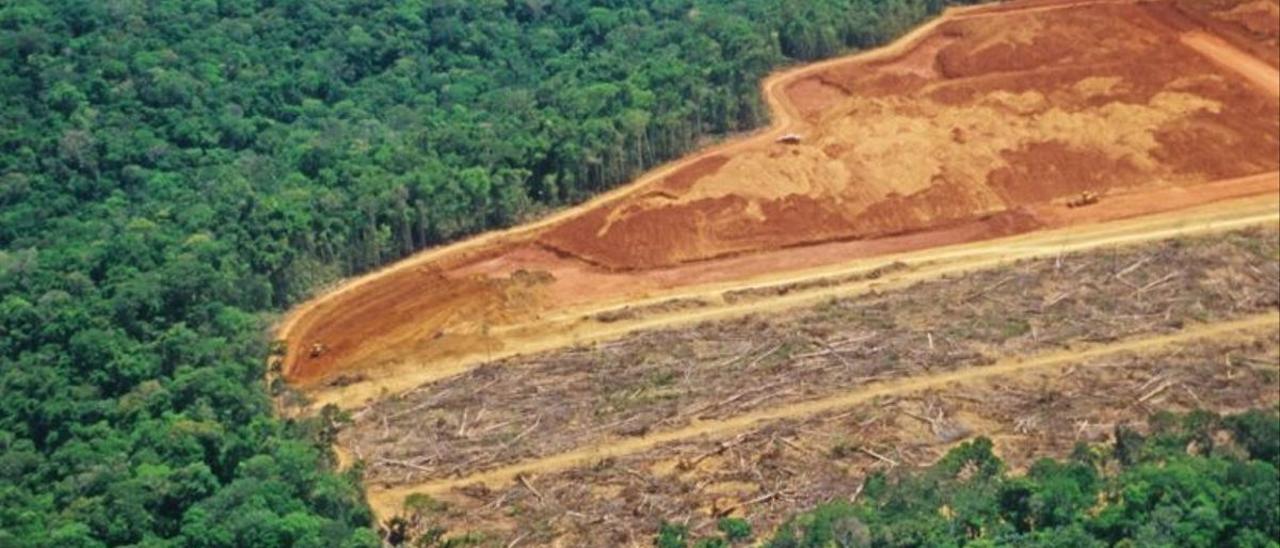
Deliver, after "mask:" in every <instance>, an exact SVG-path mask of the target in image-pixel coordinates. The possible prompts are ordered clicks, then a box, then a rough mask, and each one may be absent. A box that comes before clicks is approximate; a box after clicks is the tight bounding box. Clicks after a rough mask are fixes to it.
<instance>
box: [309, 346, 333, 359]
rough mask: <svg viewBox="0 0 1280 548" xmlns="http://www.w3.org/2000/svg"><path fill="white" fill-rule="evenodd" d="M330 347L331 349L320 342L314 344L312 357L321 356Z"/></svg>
mask: <svg viewBox="0 0 1280 548" xmlns="http://www.w3.org/2000/svg"><path fill="white" fill-rule="evenodd" d="M328 349H329V348H328V347H326V346H325V345H323V344H320V343H315V344H312V345H311V357H312V358H319V357H320V356H321V355H322V354H324V352H325V351H326V350H328Z"/></svg>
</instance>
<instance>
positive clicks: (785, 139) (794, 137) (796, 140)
mask: <svg viewBox="0 0 1280 548" xmlns="http://www.w3.org/2000/svg"><path fill="white" fill-rule="evenodd" d="M774 142H777V143H782V144H784V145H798V144H800V134H799V133H788V134H786V135H783V136H781V137H778V138H777V140H775V141H774Z"/></svg>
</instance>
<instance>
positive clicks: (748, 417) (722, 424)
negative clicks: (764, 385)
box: [369, 312, 1280, 516]
mask: <svg viewBox="0 0 1280 548" xmlns="http://www.w3.org/2000/svg"><path fill="white" fill-rule="evenodd" d="M1277 325H1280V312H1272V313H1267V314H1262V315H1257V316H1252V317H1248V318H1244V319H1240V320H1235V321H1230V322H1222V323H1217V324H1210V325H1203V326H1196V327H1191V328H1187V329H1184V330H1183V331H1180V332H1178V333H1174V334H1170V335H1162V336H1156V337H1145V338H1138V339H1131V340H1125V341H1121V342H1117V343H1113V344H1106V345H1098V346H1091V347H1087V348H1076V349H1071V350H1064V351H1058V352H1051V353H1044V354H1039V355H1035V356H1031V357H1027V358H1011V359H1006V360H1004V361H1000V362H997V363H996V364H994V365H990V366H984V367H974V368H969V369H962V370H959V371H951V372H947V373H939V374H934V375H925V376H919V377H913V378H908V379H903V380H901V381H894V382H885V383H881V384H875V385H872V386H871V387H868V388H864V389H857V390H854V391H851V392H849V393H846V394H843V395H839V396H834V397H829V398H822V399H817V400H811V401H807V402H801V403H798V404H792V405H787V406H785V407H779V408H773V409H764V410H760V411H756V412H751V413H745V414H742V415H738V416H736V417H732V418H729V419H724V420H717V421H704V422H694V423H693V424H691V425H690V426H688V427H685V428H680V429H677V430H671V431H666V432H659V433H656V434H651V435H647V436H643V437H637V438H626V439H619V440H611V441H609V442H606V443H600V444H596V445H593V446H588V447H581V448H578V449H576V450H573V451H569V452H565V453H560V454H557V455H553V456H550V457H546V458H541V459H536V460H530V461H526V462H521V463H517V464H514V465H510V466H503V467H500V468H497V469H493V470H487V471H484V472H479V473H476V474H472V475H469V476H464V477H459V478H450V479H446V480H437V481H430V482H425V483H421V484H417V485H410V486H404V487H396V488H392V489H378V488H371V489H370V490H369V502H370V504H371V506H372V507H373V508H374V509H375V511H377V512H378V513H379V514H381V515H384V516H386V515H391V513H394V511H395V509H397V508H399V504H400V503H401V501H403V500H404V498H405V497H406V496H408V495H410V494H413V493H427V494H439V493H442V492H445V491H448V490H450V489H453V488H455V487H461V486H464V485H468V484H472V483H486V484H490V485H493V484H500V483H508V482H511V481H515V480H516V479H517V477H518V476H522V475H524V476H527V475H531V474H540V473H547V472H554V471H558V470H564V469H567V468H571V467H574V466H579V465H583V464H588V463H591V462H595V461H599V460H601V459H605V458H609V457H619V456H623V455H628V454H633V453H637V452H640V451H644V450H647V449H652V448H654V447H657V446H659V445H662V444H665V443H671V442H676V441H681V440H688V439H690V438H695V437H702V436H711V437H715V438H723V437H726V436H728V435H731V434H736V433H738V432H741V431H743V430H747V429H750V428H753V427H757V426H760V425H762V424H764V423H767V422H771V421H776V420H781V419H795V418H803V417H809V416H813V415H817V414H821V413H826V412H830V411H836V410H840V409H843V408H847V407H851V406H854V405H858V404H861V403H865V402H867V401H870V400H872V399H874V398H878V397H883V396H889V395H901V394H906V393H911V392H918V391H922V390H929V389H939V388H945V387H948V386H952V385H955V384H958V383H965V382H972V381H978V380H984V379H990V378H993V377H1008V376H1011V375H1017V374H1020V373H1025V372H1029V371H1036V370H1044V369H1052V368H1056V367H1060V366H1063V365H1067V364H1079V365H1083V366H1090V367H1105V366H1107V365H1108V364H1106V363H1093V364H1085V363H1084V362H1086V361H1088V360H1092V359H1094V358H1099V357H1104V356H1108V355H1111V354H1116V353H1121V352H1148V351H1151V350H1155V349H1160V348H1164V347H1167V346H1171V345H1177V344H1183V343H1188V342H1192V341H1196V340H1199V339H1204V338H1210V337H1212V338H1215V339H1222V338H1225V337H1231V336H1241V335H1250V334H1252V333H1253V332H1257V331H1262V330H1264V329H1275V328H1276V326H1277Z"/></svg>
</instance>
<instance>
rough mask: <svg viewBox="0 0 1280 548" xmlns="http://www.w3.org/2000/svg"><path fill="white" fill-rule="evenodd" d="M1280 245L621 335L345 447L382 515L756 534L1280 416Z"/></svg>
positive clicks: (374, 424)
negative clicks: (1212, 426)
mask: <svg viewBox="0 0 1280 548" xmlns="http://www.w3.org/2000/svg"><path fill="white" fill-rule="evenodd" d="M1277 256H1280V234H1278V233H1277V232H1276V230H1275V228H1274V227H1271V228H1266V229H1252V230H1247V231H1243V232H1232V233H1229V234H1227V235H1225V236H1223V235H1218V236H1213V237H1202V238H1197V239H1180V240H1170V241H1164V242H1160V243H1157V244H1145V245H1136V246H1129V247H1122V248H1114V249H1107V250H1094V251H1089V252H1085V253H1070V254H1063V255H1061V256H1058V257H1052V258H1045V259H1039V260H1033V261H1022V262H1019V263H1016V264H1010V265H1007V266H1004V267H1001V268H995V269H989V270H983V271H979V272H974V273H970V274H966V275H963V276H959V277H954V278H952V279H944V280H936V281H927V282H923V283H918V284H916V285H913V286H910V287H904V288H901V289H896V290H893V291H885V292H881V293H878V294H868V295H861V296H857V297H846V298H839V299H831V300H827V301H825V302H823V303H821V304H819V305H817V306H813V307H810V308H802V309H794V310H791V311H788V312H785V313H781V314H769V315H762V316H753V317H746V318H741V319H730V320H721V321H716V322H706V323H703V324H699V325H697V326H695V327H692V328H688V329H680V330H666V331H652V332H645V333H636V334H633V335H631V336H628V337H625V338H622V339H618V340H615V341H612V342H609V343H605V344H600V345H595V346H589V347H581V348H571V349H563V350H558V351H554V352H547V353H542V354H536V355H532V356H527V357H524V358H519V359H513V360H504V361H502V362H498V363H494V364H491V365H489V366H485V367H482V368H479V369H474V370H471V371H470V372H468V373H466V374H463V375H460V376H457V377H453V378H449V379H445V380H442V381H439V382H436V383H432V384H429V385H426V386H423V387H421V388H420V389H417V390H414V391H411V392H408V393H405V394H403V395H401V396H399V397H395V398H389V399H385V400H383V401H381V402H379V403H376V404H373V405H371V406H368V407H365V408H362V409H359V410H357V411H355V413H354V415H353V416H354V421H355V422H354V424H353V425H352V426H351V427H350V428H347V429H345V430H344V431H343V433H342V434H341V437H340V444H341V445H342V446H343V447H344V448H345V452H346V453H348V455H349V456H351V457H354V458H359V459H361V460H363V461H364V462H365V463H366V465H367V468H366V473H367V477H368V480H369V484H370V497H371V501H372V502H373V503H374V505H375V507H376V508H377V509H378V511H379V513H380V514H381V515H383V516H384V517H385V516H389V515H392V514H394V513H396V512H397V511H399V509H400V504H401V502H402V501H403V500H404V497H406V496H407V495H410V494H413V493H427V494H429V495H430V496H432V497H434V498H435V499H437V500H440V501H445V502H447V503H448V507H447V508H443V509H442V508H440V507H438V506H436V508H437V509H436V510H433V511H430V512H428V513H427V514H428V516H427V518H428V519H429V520H430V521H432V522H433V523H436V524H440V525H445V526H447V527H449V528H450V529H451V530H455V531H461V530H483V531H486V532H487V533H488V534H489V535H490V536H492V537H494V538H495V539H508V540H509V539H515V538H520V537H523V538H524V539H525V542H531V543H533V544H546V543H551V542H560V543H563V544H564V545H577V544H578V543H581V542H586V539H600V538H609V539H611V540H610V542H611V543H612V542H616V543H619V544H627V543H637V544H639V543H643V542H644V541H645V540H646V539H647V538H648V535H650V534H651V533H652V530H653V529H654V528H656V526H657V524H658V523H660V522H661V521H662V520H664V519H665V520H675V521H685V520H688V521H689V522H690V523H691V524H692V525H693V526H694V528H695V529H698V528H707V527H711V526H712V524H713V523H714V519H715V517H716V516H718V515H725V514H735V515H747V516H749V517H751V518H752V519H753V521H755V522H756V523H757V524H758V525H760V526H762V527H764V528H766V529H767V528H768V527H770V526H772V525H773V524H775V522H776V520H778V519H781V518H783V517H785V515H786V514H787V513H789V512H790V511H793V510H796V509H801V508H805V507H807V506H810V505H812V504H814V503H816V502H820V501H822V500H827V499H829V498H830V497H833V496H848V494H849V493H851V492H853V491H854V490H855V489H856V487H857V485H858V482H859V481H860V478H861V477H863V476H864V475H865V474H866V473H867V472H868V471H869V470H870V469H873V468H876V467H884V466H896V465H906V464H923V463H928V462H930V461H931V460H932V459H934V458H936V457H937V456H939V455H940V454H942V453H943V452H945V450H946V448H948V447H949V446H950V445H951V444H953V443H955V442H958V441H959V440H962V439H965V438H967V437H970V436H972V435H976V434H983V435H988V436H992V437H993V438H994V439H995V440H996V441H997V446H998V447H999V448H1000V451H1001V455H1002V456H1003V457H1005V458H1007V459H1008V460H1010V462H1013V463H1015V464H1019V463H1024V462H1026V461H1027V459H1029V458H1031V457H1033V456H1042V455H1045V454H1055V453H1062V452H1065V451H1067V450H1069V449H1070V447H1071V446H1072V445H1073V444H1074V443H1075V442H1076V441H1079V440H1098V439H1103V438H1105V436H1107V435H1108V434H1109V433H1110V432H1111V431H1112V430H1113V428H1114V426H1115V425H1116V424H1117V423H1119V422H1123V421H1127V420H1133V419H1138V418H1141V417H1143V416H1145V415H1146V414H1147V413H1148V412H1150V411H1151V410H1155V409H1186V408H1192V407H1204V408H1208V409H1214V410H1219V411H1225V410H1232V409H1238V408H1243V407H1249V406H1255V405H1268V404H1274V403H1275V402H1276V401H1277V400H1278V399H1280V391H1278V389H1280V385H1278V384H1277V371H1276V368H1277V354H1276V353H1277V348H1278V345H1277V338H1276V335H1275V333H1276V328H1277V325H1280V316H1278V315H1277V312H1276V308H1277V305H1278V304H1280V287H1278V286H1277V284H1276V283H1275V280H1276V279H1278V277H1280V262H1277V260H1276V258H1277ZM778 290H780V291H788V289H787V288H785V287H782V288H779V289H778ZM737 298H740V299H747V300H750V299H765V298H768V295H767V294H763V293H761V294H756V293H745V294H739V295H738V297H737ZM600 535H605V536H604V537H602V536H600ZM587 543H588V544H595V543H593V542H587Z"/></svg>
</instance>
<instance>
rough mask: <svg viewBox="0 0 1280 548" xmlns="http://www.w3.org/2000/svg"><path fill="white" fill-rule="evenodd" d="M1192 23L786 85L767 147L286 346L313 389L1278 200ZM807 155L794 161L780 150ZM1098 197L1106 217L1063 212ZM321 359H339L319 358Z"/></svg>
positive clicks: (930, 56) (658, 177) (449, 261)
mask: <svg viewBox="0 0 1280 548" xmlns="http://www.w3.org/2000/svg"><path fill="white" fill-rule="evenodd" d="M1267 1H1270V0H1267ZM1214 13H1216V12H1214ZM1188 21H1190V22H1188ZM1197 21H1199V19H1195V18H1191V17H1189V16H1186V15H1185V13H1183V12H1182V11H1178V10H1175V9H1174V8H1173V6H1172V5H1168V4H1144V5H1133V4H1128V3H1113V2H1103V3H1069V2H1061V1H1054V0H1035V1H1031V2H1026V1H1024V2H1014V3H1008V4H1001V5H999V6H996V7H988V8H980V9H974V10H968V11H963V12H959V13H957V12H952V14H951V15H949V16H948V17H947V18H946V19H945V20H943V21H942V22H941V23H940V24H938V25H937V26H935V27H932V30H931V31H930V32H926V33H924V34H923V35H921V36H917V37H916V38H917V40H914V41H910V42H907V43H906V44H905V46H903V45H898V46H897V49H892V48H891V49H890V50H889V51H892V52H893V54H892V55H888V56H886V55H880V56H879V57H876V56H871V57H855V58H851V59H848V60H839V61H831V62H825V63H820V64H818V65H815V66H813V67H805V68H800V69H797V70H795V71H793V72H791V73H787V74H784V75H780V76H775V77H772V78H771V79H770V80H769V81H767V82H766V89H765V91H766V96H767V97H768V98H769V99H770V101H771V104H772V105H773V106H774V108H775V115H776V116H777V117H778V121H777V122H776V125H775V126H774V127H773V128H772V129H771V130H770V131H768V132H765V133H762V134H759V135H757V136H755V137H751V138H748V139H745V140H742V141H737V142H731V143H726V144H725V145H721V146H718V147H716V148H715V149H713V150H712V151H708V152H704V153H701V154H699V155H696V156H694V157H692V158H691V159H689V160H686V161H684V162H682V163H677V164H674V165H673V166H669V167H667V168H663V169H660V170H658V171H657V172H656V173H655V174H653V175H647V176H645V177H643V178H641V180H640V181H638V182H637V183H635V186H634V187H632V188H631V189H629V190H627V191H625V192H623V193H619V194H617V195H615V196H612V197H609V198H607V199H603V200H600V201H597V202H593V203H591V204H588V205H587V206H584V207H582V208H579V209H575V210H573V211H572V212H571V213H570V214H567V215H564V216H560V217H557V220H556V221H555V222H551V223H544V224H539V225H537V226H535V227H533V228H529V229H524V230H519V231H515V232H513V233H512V234H511V235H510V236H498V237H493V238H489V239H486V240H483V242H484V243H483V244H474V245H473V244H460V245H457V246H454V247H453V248H447V249H445V250H443V251H437V252H433V253H432V254H431V255H430V257H431V259H430V260H429V261H425V260H423V261H424V262H423V263H422V264H429V265H430V268H429V269H426V270H423V269H422V268H421V267H417V268H399V269H393V270H391V271H388V272H387V273H383V274H379V275H375V276H373V277H370V278H369V279H367V280H364V281H361V282H359V283H355V284H352V285H350V286H349V287H347V288H345V289H343V290H341V291H338V292H336V293H333V294H331V295H329V296H326V297H322V298H321V299H320V300H319V301H316V302H313V303H311V304H309V305H307V306H305V307H304V308H302V309H301V310H300V311H299V312H298V313H296V314H295V315H294V316H293V317H292V318H291V321H290V322H289V324H287V325H286V327H285V328H283V329H282V336H283V337H285V338H286V339H287V340H288V342H289V355H288V358H287V359H286V362H285V374H286V376H287V377H288V378H289V379H290V380H291V381H293V382H295V383H299V384H302V385H304V386H315V385H316V384H317V383H320V382H324V381H331V380H333V379H334V378H335V377H336V376H337V375H338V374H339V373H340V372H344V371H345V372H352V371H372V370H373V368H376V367H377V366H378V365H380V364H386V363H398V362H406V361H413V362H421V363H423V364H429V363H431V362H432V360H433V359H437V358H440V357H445V356H450V355H454V354H458V355H461V354H466V353H468V352H470V353H475V352H477V351H483V349H485V348H488V347H486V345H500V344H501V341H500V340H499V338H498V337H491V336H490V335H489V330H490V329H491V328H498V327H501V326H504V325H512V324H516V323H527V322H530V321H535V320H536V319H537V318H538V317H539V316H540V315H541V314H545V313H549V312H552V311H555V310H557V309H563V308H564V307H569V306H575V305H581V304H585V303H599V302H602V301H610V302H613V301H621V300H625V299H628V298H636V297H642V296H644V295H646V294H648V293H650V292H656V291H664V290H669V289H671V288H676V287H681V286H690V285H696V284H702V283H711V282H725V281H730V280H741V279H744V278H746V277H750V276H754V275H760V274H763V273H769V272H779V271H785V270H791V269H800V268H807V267H813V266H820V265H825V264H834V263H837V262H841V261H845V260H849V259H853V258H859V257H867V256H872V255H877V254H884V253H890V252H896V251H904V250H912V249H921V248H925V247H931V246H937V245H944V244H952V243H962V242H967V241H975V240H981V239H987V238H992V237H997V236H1003V235H1009V234H1016V233H1021V232H1027V231H1030V230H1035V229H1037V228H1040V227H1049V226H1063V225H1069V224H1074V223H1084V222H1097V221H1101V220H1108V219H1117V218H1124V217H1131V216H1136V215H1141V214H1144V213H1149V212H1156V211H1168V210H1171V209H1177V208H1181V207H1188V206H1191V205H1199V204H1202V203H1205V202H1207V201H1212V200H1220V199H1225V198H1230V197H1238V196H1247V195H1253V194H1258V193H1267V192H1276V191H1277V180H1278V179H1277V177H1276V176H1275V175H1273V173H1274V172H1276V171H1277V170H1280V105H1277V102H1276V100H1275V96H1274V95H1273V94H1271V93H1268V92H1267V91H1264V90H1262V89H1260V88H1259V87H1258V86H1257V85H1255V82H1253V81H1251V80H1250V79H1249V78H1246V77H1242V76H1241V73H1245V72H1246V71H1247V70H1253V69H1250V68H1248V67H1244V68H1241V67H1240V66H1238V65H1239V63H1237V62H1236V60H1233V59H1224V58H1221V57H1220V56H1217V55H1213V56H1212V57H1213V58H1210V57H1206V55H1211V54H1210V53H1204V52H1202V51H1201V50H1199V49H1195V50H1193V49H1191V48H1190V47H1188V46H1187V45H1184V44H1183V41H1182V39H1183V35H1182V34H1181V33H1182V32H1185V31H1187V30H1188V29H1190V28H1193V27H1194V29H1203V28H1206V27H1205V26H1204V25H1203V24H1201V23H1197ZM1197 25H1198V26H1197ZM1231 43H1232V44H1236V42H1234V41H1232V42H1231ZM1255 68H1256V67H1255ZM1273 72H1274V71H1273ZM791 131H794V132H796V133H799V134H801V135H802V136H803V140H802V143H801V144H800V145H794V146H792V145H782V144H778V143H775V142H774V139H775V138H776V136H777V135H780V134H781V133H783V132H791ZM1258 174H1261V175H1258ZM1254 175H1257V176H1254ZM1218 180H1223V181H1222V182H1216V183H1215V182H1214V181H1218ZM1084 190H1090V191H1095V192H1102V193H1104V194H1105V195H1104V198H1103V200H1102V202H1101V203H1099V204H1098V205H1096V206H1092V207H1089V208H1082V209H1076V210H1069V209H1067V208H1066V207H1065V206H1064V205H1063V204H1064V202H1065V201H1066V200H1067V199H1069V198H1070V197H1073V196H1075V195H1078V194H1079V193H1080V192H1081V191H1084ZM415 264H418V263H415ZM522 271H523V272H522ZM528 272H545V273H549V274H550V276H549V277H548V276H545V275H544V276H538V275H529V274H528ZM313 342H320V343H323V344H325V345H326V346H327V347H328V351H327V352H326V353H325V354H324V355H322V356H321V357H319V358H314V359H313V358H308V357H306V356H305V352H304V350H305V348H306V347H308V346H309V345H310V344H312V343H313ZM478 349H479V350H478Z"/></svg>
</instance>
